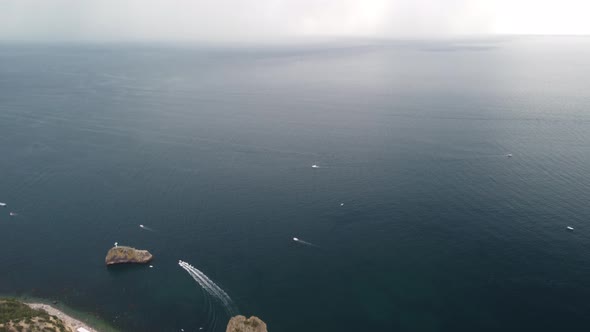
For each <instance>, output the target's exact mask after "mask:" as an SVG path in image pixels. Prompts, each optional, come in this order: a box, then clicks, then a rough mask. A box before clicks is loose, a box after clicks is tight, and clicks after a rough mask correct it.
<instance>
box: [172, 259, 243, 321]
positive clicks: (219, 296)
mask: <svg viewBox="0 0 590 332" xmlns="http://www.w3.org/2000/svg"><path fill="white" fill-rule="evenodd" d="M178 265H180V267H182V268H183V269H184V270H185V271H186V272H188V274H189V275H190V276H191V277H193V279H195V281H196V282H197V283H198V284H199V285H200V286H201V287H202V288H203V289H204V290H205V291H206V292H207V293H208V294H209V295H211V297H213V298H214V299H215V300H217V301H218V302H219V303H221V304H222V305H223V308H224V309H225V311H226V312H227V314H228V315H230V317H233V316H236V315H237V314H238V308H237V307H236V305H235V304H234V302H233V301H232V299H231V298H230V297H229V295H227V293H226V292H225V291H224V290H223V289H221V287H219V286H217V284H216V283H214V282H213V281H212V280H211V279H209V277H207V276H206V275H205V274H204V273H203V272H201V271H199V270H198V269H197V268H195V267H194V266H192V265H190V264H189V263H187V262H184V261H181V260H179V261H178Z"/></svg>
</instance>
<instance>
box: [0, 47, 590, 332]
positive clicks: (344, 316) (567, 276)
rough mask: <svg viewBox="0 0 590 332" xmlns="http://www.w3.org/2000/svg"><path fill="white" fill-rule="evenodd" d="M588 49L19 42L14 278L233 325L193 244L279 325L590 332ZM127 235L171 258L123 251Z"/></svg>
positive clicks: (0, 132) (34, 287)
mask: <svg viewBox="0 0 590 332" xmlns="http://www.w3.org/2000/svg"><path fill="white" fill-rule="evenodd" d="M588 59H590V39H586V38H504V39H489V40H449V41H436V42H427V41H415V42H365V43H363V44H362V45H358V44H338V43H330V44H326V45H320V44H316V45H313V46H297V47H295V46H289V47H287V46H284V47H279V46H275V47H262V46H258V47H250V48H247V47H242V48H229V47H213V46H208V47H205V46H197V45H139V44H134V45H115V44H80V45H74V44H69V45H41V44H39V45H32V44H7V43H4V44H1V45H0V202H6V203H8V206H7V207H5V208H0V234H1V235H2V240H1V241H0V253H1V254H0V266H1V269H0V293H3V294H15V295H21V296H36V297H41V298H47V299H57V300H59V301H61V302H63V303H65V304H67V305H69V306H71V307H74V308H76V309H77V310H80V311H85V312H88V313H90V314H92V315H95V316H96V317H97V318H99V319H102V320H105V321H107V322H110V323H111V325H113V326H114V327H115V328H117V329H119V330H123V331H129V332H140V331H178V330H180V329H181V328H184V329H185V331H195V330H197V329H198V328H199V327H204V330H205V331H224V328H225V327H224V325H225V324H226V322H227V319H228V317H227V315H226V313H225V311H224V308H223V307H222V306H221V305H219V303H217V302H215V300H214V299H212V298H211V297H208V296H206V293H205V292H203V290H202V289H201V288H200V286H199V285H198V284H197V283H196V282H195V281H194V280H193V279H192V278H191V277H190V276H189V274H188V273H187V272H185V271H184V270H183V269H181V268H180V267H179V266H178V265H177V262H178V260H179V259H182V260H185V261H187V262H189V263H191V264H192V265H194V266H195V267H197V268H198V269H200V270H201V271H203V272H204V273H205V274H206V275H207V276H209V278H211V279H212V280H213V281H215V282H216V283H217V284H218V285H219V286H220V287H221V288H222V289H223V290H224V291H225V292H227V293H228V295H229V296H230V297H231V298H232V299H233V301H234V302H235V305H236V307H238V308H239V312H240V313H242V314H246V315H257V316H259V317H261V318H262V319H263V320H265V321H266V322H267V324H268V325H269V328H270V330H271V331H281V332H296V331H318V332H320V331H321V332H324V331H371V332H379V331H453V332H455V331H587V328H588V326H590V316H589V315H588V312H589V310H590V303H589V302H588V298H590V243H589V241H590V224H589V222H588V220H590V205H589V204H588V201H589V198H590V194H589V193H590V92H589V91H590V90H589V89H588V77H590V61H589V60H588ZM508 153H511V154H512V155H513V157H512V158H507V157H506V155H507V154H508ZM313 164H317V165H319V166H320V167H319V168H317V169H313V168H311V165H313ZM341 202H342V203H344V205H343V206H340V203H341ZM10 211H13V212H16V213H18V215H17V216H13V217H10V216H9V215H8V213H9V212H10ZM139 224H144V225H146V226H148V227H151V228H152V229H153V231H146V230H142V229H140V228H139V226H138V225H139ZM568 225H569V226H572V227H574V228H575V230H574V231H573V232H568V231H567V230H566V226H568ZM292 237H299V238H301V239H303V240H305V241H308V242H310V243H313V244H315V245H317V247H311V246H305V245H301V244H300V243H296V242H294V241H292ZM115 241H118V242H119V243H120V244H125V245H131V246H134V247H137V248H145V249H149V250H150V251H151V252H152V253H153V254H154V256H155V260H154V261H153V265H154V268H153V269H150V268H148V267H147V266H139V267H116V268H109V269H107V268H106V267H105V266H104V255H105V253H106V251H107V250H108V249H109V248H110V247H111V246H112V245H113V243H114V242H115Z"/></svg>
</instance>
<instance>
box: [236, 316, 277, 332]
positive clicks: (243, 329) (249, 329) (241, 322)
mask: <svg viewBox="0 0 590 332" xmlns="http://www.w3.org/2000/svg"><path fill="white" fill-rule="evenodd" d="M225 332H268V330H267V329H266V323H264V322H263V321H262V320H261V319H260V318H258V317H256V316H252V317H250V318H246V317H244V316H242V315H239V316H235V317H232V319H230V320H229V323H227V329H226V330H225Z"/></svg>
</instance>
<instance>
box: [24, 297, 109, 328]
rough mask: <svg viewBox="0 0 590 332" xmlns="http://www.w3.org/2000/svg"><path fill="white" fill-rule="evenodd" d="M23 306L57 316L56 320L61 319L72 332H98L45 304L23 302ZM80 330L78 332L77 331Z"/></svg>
mask: <svg viewBox="0 0 590 332" xmlns="http://www.w3.org/2000/svg"><path fill="white" fill-rule="evenodd" d="M23 303H24V304H26V305H28V306H29V307H31V308H33V309H42V310H45V311H47V313H48V314H50V315H53V316H57V318H59V319H61V320H62V321H63V322H64V324H65V325H66V327H69V328H71V329H72V331H74V332H82V331H84V330H86V331H88V332H98V331H97V330H96V329H94V328H92V327H90V326H89V325H88V324H86V323H84V322H82V321H80V320H78V319H76V318H74V317H72V316H70V315H68V314H66V313H65V312H63V311H61V310H59V309H56V308H54V307H52V306H50V305H49V304H45V303H35V302H23ZM79 329H80V330H79ZM84 332H85V331H84Z"/></svg>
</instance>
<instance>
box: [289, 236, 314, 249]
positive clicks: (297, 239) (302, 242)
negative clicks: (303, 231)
mask: <svg viewBox="0 0 590 332" xmlns="http://www.w3.org/2000/svg"><path fill="white" fill-rule="evenodd" d="M293 241H295V242H297V243H301V244H303V245H306V246H310V247H315V248H319V246H317V245H315V244H313V243H310V242H307V241H303V240H302V239H300V238H296V237H294V238H293Z"/></svg>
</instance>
